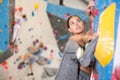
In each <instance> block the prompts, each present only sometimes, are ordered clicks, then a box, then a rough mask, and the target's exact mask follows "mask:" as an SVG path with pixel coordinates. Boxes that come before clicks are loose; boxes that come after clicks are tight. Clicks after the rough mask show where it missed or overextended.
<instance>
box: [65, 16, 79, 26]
mask: <svg viewBox="0 0 120 80" xmlns="http://www.w3.org/2000/svg"><path fill="white" fill-rule="evenodd" d="M74 16H76V17H78V18H79V19H80V20H81V18H80V17H79V16H77V15H72V16H70V17H69V18H68V19H67V27H68V28H70V25H69V21H70V19H71V18H72V17H74Z"/></svg>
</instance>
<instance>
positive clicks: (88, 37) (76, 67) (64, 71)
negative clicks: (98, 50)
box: [55, 15, 98, 80]
mask: <svg viewBox="0 0 120 80" xmlns="http://www.w3.org/2000/svg"><path fill="white" fill-rule="evenodd" d="M67 26H68V31H69V32H71V33H72V34H73V35H72V36H71V37H70V38H69V40H68V42H67V44H66V47H65V49H64V52H63V58H62V61H61V64H60V67H59V71H58V74H57V75H56V78H55V80H90V75H91V67H89V64H90V61H91V53H94V50H95V46H96V43H97V39H98V37H96V35H94V34H93V31H92V32H91V31H88V32H87V33H86V34H85V33H84V24H83V21H82V20H81V19H80V17H79V16H76V15H73V16H71V17H69V18H68V20H67ZM90 41H91V42H90ZM88 42H90V43H89V45H88V47H87V48H86V50H85V52H84V53H83V54H81V53H82V52H81V53H80V54H79V51H81V50H80V49H83V50H84V45H86V43H88ZM90 49H91V50H90ZM89 50H90V51H89ZM87 53H88V54H87Z"/></svg>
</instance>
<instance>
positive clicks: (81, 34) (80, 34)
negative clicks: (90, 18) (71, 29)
mask: <svg viewBox="0 0 120 80" xmlns="http://www.w3.org/2000/svg"><path fill="white" fill-rule="evenodd" d="M74 35H75V36H84V35H85V34H84V33H79V34H74Z"/></svg>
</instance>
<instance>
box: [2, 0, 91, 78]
mask: <svg viewBox="0 0 120 80" xmlns="http://www.w3.org/2000/svg"><path fill="white" fill-rule="evenodd" d="M28 2H29V4H28ZM14 13H15V15H16V14H17V15H20V14H26V16H27V21H25V22H23V23H22V25H21V28H20V31H19V33H18V43H17V46H18V51H17V52H14V54H13V56H12V57H10V58H9V59H7V60H6V61H4V62H2V63H1V65H0V72H1V73H3V74H0V80H10V79H13V80H54V77H55V74H56V72H57V70H58V68H59V64H60V62H61V59H62V51H63V50H64V46H65V44H66V41H67V40H68V38H69V34H68V32H67V27H66V20H67V18H68V17H69V16H70V15H74V14H76V15H79V16H80V17H81V19H82V20H83V21H84V23H85V25H86V30H87V29H90V26H89V25H90V22H89V20H88V17H87V16H86V12H85V11H82V10H77V9H73V8H68V7H64V6H59V5H55V4H50V3H47V2H46V1H43V0H15V9H14ZM85 16H86V17H85ZM12 31H13V30H12ZM39 42H43V43H44V45H45V49H44V51H43V52H42V53H41V55H40V56H43V57H45V60H44V61H45V62H46V64H44V65H39V64H38V63H36V62H35V63H34V64H33V72H34V75H33V76H28V75H27V74H28V73H29V72H30V68H29V61H26V63H25V66H24V68H22V69H21V68H20V67H19V66H18V65H19V63H20V62H22V61H23V57H24V55H25V54H26V53H27V52H28V47H29V46H31V45H38V43H39ZM46 59H47V61H46ZM5 74H6V75H5Z"/></svg>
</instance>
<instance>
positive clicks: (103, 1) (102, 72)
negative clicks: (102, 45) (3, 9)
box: [94, 0, 120, 80]
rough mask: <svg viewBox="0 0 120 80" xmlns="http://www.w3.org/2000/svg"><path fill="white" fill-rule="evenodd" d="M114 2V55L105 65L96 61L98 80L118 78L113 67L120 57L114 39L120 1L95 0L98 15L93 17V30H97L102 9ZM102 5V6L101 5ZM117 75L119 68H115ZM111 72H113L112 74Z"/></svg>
mask: <svg viewBox="0 0 120 80" xmlns="http://www.w3.org/2000/svg"><path fill="white" fill-rule="evenodd" d="M113 2H114V3H116V11H115V21H114V23H115V24H114V36H115V37H114V40H115V41H114V44H115V45H114V56H113V58H112V60H111V62H110V63H109V64H107V65H106V66H105V67H102V65H100V63H99V62H96V70H97V72H98V75H96V78H97V79H98V80H111V79H112V80H119V79H120V78H119V79H118V78H116V76H115V75H116V73H114V68H113V67H115V66H116V63H117V62H118V58H119V57H120V55H119V53H118V51H117V50H118V48H119V46H117V43H116V41H117V40H118V39H119V36H117V35H118V23H119V22H118V20H119V17H118V16H119V13H120V12H119V9H120V7H119V6H118V5H120V1H119V0H96V7H97V8H98V10H99V13H98V16H97V17H95V24H94V26H95V32H96V30H97V27H98V24H99V18H100V15H101V13H102V12H103V11H104V9H105V8H106V7H108V6H109V5H110V4H111V3H113ZM101 5H103V6H101ZM119 64H120V63H117V65H119ZM117 71H118V72H117V75H119V74H118V73H120V70H119V68H117ZM112 73H113V74H112Z"/></svg>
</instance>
